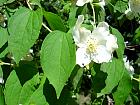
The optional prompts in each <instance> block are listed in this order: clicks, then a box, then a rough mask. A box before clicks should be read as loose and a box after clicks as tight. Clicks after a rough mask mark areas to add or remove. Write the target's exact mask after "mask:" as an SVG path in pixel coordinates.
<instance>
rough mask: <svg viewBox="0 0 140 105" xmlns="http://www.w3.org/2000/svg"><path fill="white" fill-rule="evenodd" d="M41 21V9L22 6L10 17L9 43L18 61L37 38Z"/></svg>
mask: <svg viewBox="0 0 140 105" xmlns="http://www.w3.org/2000/svg"><path fill="white" fill-rule="evenodd" d="M23 17H24V18H23ZM41 23H42V11H41V9H38V10H36V11H32V10H29V9H27V8H25V7H21V8H20V9H19V10H18V11H17V12H16V13H15V14H14V15H13V16H11V17H10V19H9V24H8V26H9V27H8V30H9V33H10V37H9V40H8V44H9V49H10V52H12V53H13V56H14V58H15V60H16V63H18V62H19V61H20V59H21V58H22V57H23V56H25V54H26V53H27V52H28V51H29V49H30V48H31V47H32V46H33V44H34V43H35V41H36V40H37V38H38V36H39V32H40V28H41Z"/></svg>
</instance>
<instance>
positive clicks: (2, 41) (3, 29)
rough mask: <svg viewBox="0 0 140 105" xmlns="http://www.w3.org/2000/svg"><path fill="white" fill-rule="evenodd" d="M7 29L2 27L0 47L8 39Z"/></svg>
mask: <svg viewBox="0 0 140 105" xmlns="http://www.w3.org/2000/svg"><path fill="white" fill-rule="evenodd" d="M8 36H9V35H8V32H7V29H5V28H2V27H0V48H1V47H2V46H3V45H4V44H5V43H6V42H7V41H8Z"/></svg>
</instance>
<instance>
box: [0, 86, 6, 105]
mask: <svg viewBox="0 0 140 105" xmlns="http://www.w3.org/2000/svg"><path fill="white" fill-rule="evenodd" d="M0 105H5V101H4V94H3V87H2V85H1V84H0Z"/></svg>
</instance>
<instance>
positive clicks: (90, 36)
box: [73, 15, 118, 67]
mask: <svg viewBox="0 0 140 105" xmlns="http://www.w3.org/2000/svg"><path fill="white" fill-rule="evenodd" d="M83 21H84V16H83V15H79V16H78V19H77V22H76V25H75V27H74V29H73V38H74V41H75V44H76V45H77V46H78V49H77V51H76V63H77V64H78V65H80V66H81V67H84V66H86V65H88V64H89V63H90V62H91V61H94V62H96V63H103V62H109V61H110V60H111V59H112V53H113V51H114V50H115V49H117V48H118V45H117V38H116V37H115V36H114V35H112V34H110V32H109V25H108V24H107V23H106V22H100V23H99V24H98V26H97V27H96V28H95V29H94V30H93V31H92V32H91V31H90V30H88V29H86V28H84V27H81V25H82V23H83Z"/></svg>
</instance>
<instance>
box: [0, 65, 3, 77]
mask: <svg viewBox="0 0 140 105" xmlns="http://www.w3.org/2000/svg"><path fill="white" fill-rule="evenodd" d="M0 77H3V72H2V68H1V66H0Z"/></svg>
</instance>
